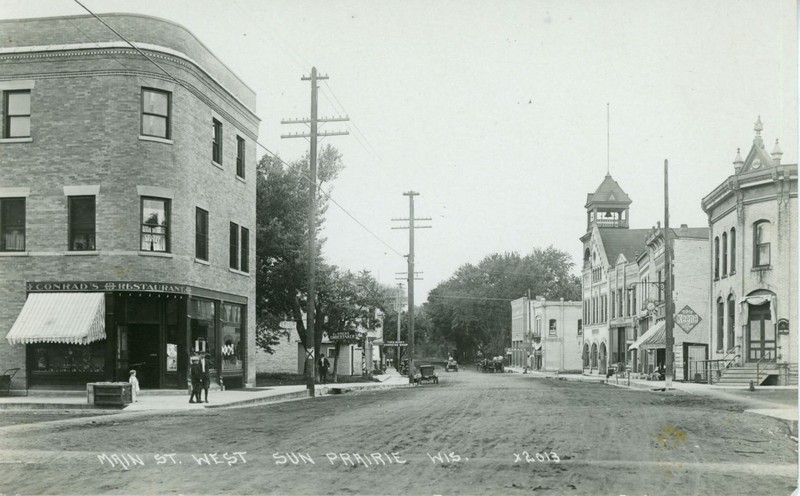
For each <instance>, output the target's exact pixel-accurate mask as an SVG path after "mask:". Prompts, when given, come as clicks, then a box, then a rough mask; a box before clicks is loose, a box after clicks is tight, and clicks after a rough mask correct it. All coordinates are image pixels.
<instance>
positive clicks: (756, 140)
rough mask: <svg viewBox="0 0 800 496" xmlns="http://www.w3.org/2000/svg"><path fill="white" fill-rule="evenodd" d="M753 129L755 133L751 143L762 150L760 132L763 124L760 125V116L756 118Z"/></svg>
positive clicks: (762, 141) (762, 142)
mask: <svg viewBox="0 0 800 496" xmlns="http://www.w3.org/2000/svg"><path fill="white" fill-rule="evenodd" d="M753 129H754V130H755V132H756V137H755V138H753V143H754V144H756V145H758V146H759V148H764V140H763V139H761V131H763V130H764V124H762V123H761V116H760V115H759V116H758V120H757V121H756V124H755V126H754V127H753Z"/></svg>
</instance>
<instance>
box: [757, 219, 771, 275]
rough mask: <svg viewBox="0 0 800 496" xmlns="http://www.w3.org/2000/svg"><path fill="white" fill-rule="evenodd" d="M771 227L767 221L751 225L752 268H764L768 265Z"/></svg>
mask: <svg viewBox="0 0 800 496" xmlns="http://www.w3.org/2000/svg"><path fill="white" fill-rule="evenodd" d="M771 241H772V225H771V224H770V223H769V221H768V220H760V221H758V222H756V223H755V224H753V266H754V267H766V266H768V265H769V263H770V242H771Z"/></svg>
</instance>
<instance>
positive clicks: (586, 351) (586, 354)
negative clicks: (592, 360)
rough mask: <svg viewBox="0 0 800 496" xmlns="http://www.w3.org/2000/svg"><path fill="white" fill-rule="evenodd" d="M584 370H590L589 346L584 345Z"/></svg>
mask: <svg viewBox="0 0 800 496" xmlns="http://www.w3.org/2000/svg"><path fill="white" fill-rule="evenodd" d="M583 368H589V345H588V344H585V345H583Z"/></svg>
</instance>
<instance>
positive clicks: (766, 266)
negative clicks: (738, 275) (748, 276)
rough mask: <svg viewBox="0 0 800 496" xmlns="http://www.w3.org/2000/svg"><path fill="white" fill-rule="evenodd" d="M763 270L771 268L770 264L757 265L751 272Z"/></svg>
mask: <svg viewBox="0 0 800 496" xmlns="http://www.w3.org/2000/svg"><path fill="white" fill-rule="evenodd" d="M765 270H772V266H771V265H759V266H757V267H753V269H752V272H764V271H765Z"/></svg>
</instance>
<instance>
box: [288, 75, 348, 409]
mask: <svg viewBox="0 0 800 496" xmlns="http://www.w3.org/2000/svg"><path fill="white" fill-rule="evenodd" d="M325 79H328V76H318V75H317V68H316V67H312V68H311V76H310V77H306V76H303V77H302V78H300V80H301V81H311V117H310V118H308V119H288V120H286V119H284V120H282V121H281V124H308V125H309V128H310V129H309V132H308V133H293V134H283V135H281V138H308V139H309V141H310V143H311V148H310V150H309V157H308V165H309V181H310V184H309V188H308V191H309V195H308V308H306V315H307V316H308V319H307V321H306V343H307V346H306V388H307V389H308V394H309V396H311V397H312V398H313V397H314V392H315V391H314V378H315V377H316V363H315V360H314V356H315V355H314V350H315V348H316V346H315V344H316V341H315V339H314V313H315V309H316V307H315V306H314V305H316V288H315V284H314V282H315V277H316V258H317V256H316V255H317V251H316V234H317V198H316V196H317V137H319V136H343V135H346V134H348V132H347V131H336V132H327V133H320V132H318V131H317V125H318V124H319V123H320V122H342V121H348V120H349V119H348V118H347V117H337V118H323V119H319V118H317V81H320V80H325Z"/></svg>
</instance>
